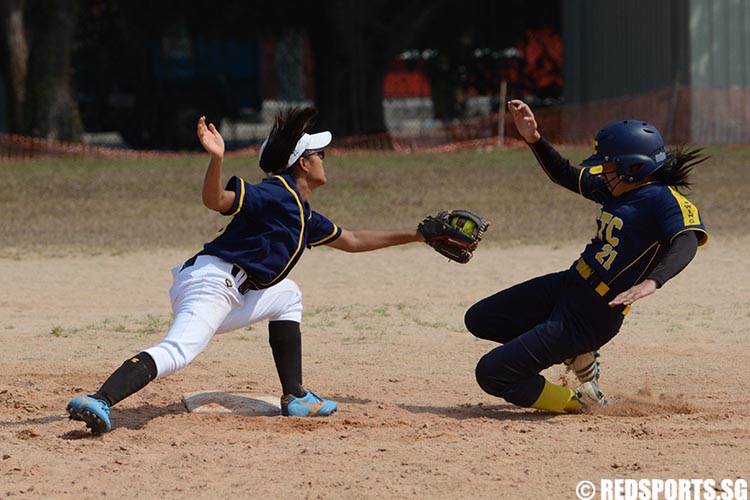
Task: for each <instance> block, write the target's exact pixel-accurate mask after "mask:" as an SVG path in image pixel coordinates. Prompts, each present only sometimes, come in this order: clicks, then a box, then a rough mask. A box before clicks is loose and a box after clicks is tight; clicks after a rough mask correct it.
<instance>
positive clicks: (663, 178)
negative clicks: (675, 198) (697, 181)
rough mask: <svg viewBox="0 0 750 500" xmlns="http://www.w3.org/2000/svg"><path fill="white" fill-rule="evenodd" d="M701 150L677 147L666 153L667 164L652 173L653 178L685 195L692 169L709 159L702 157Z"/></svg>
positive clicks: (689, 184) (688, 188) (689, 183)
mask: <svg viewBox="0 0 750 500" xmlns="http://www.w3.org/2000/svg"><path fill="white" fill-rule="evenodd" d="M702 152H703V148H695V147H692V146H677V147H675V148H673V149H670V150H669V151H667V162H666V163H665V164H664V166H663V167H661V168H660V169H659V170H657V171H656V172H654V178H655V179H656V180H658V181H660V182H662V183H663V184H666V185H667V186H673V187H675V188H677V190H678V191H679V192H681V193H682V194H685V191H689V190H690V186H691V185H692V183H691V182H690V172H692V170H693V167H695V166H696V165H698V164H699V163H703V162H704V161H706V160H708V159H709V158H710V157H709V156H706V155H703V154H702Z"/></svg>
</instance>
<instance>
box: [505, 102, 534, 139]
mask: <svg viewBox="0 0 750 500" xmlns="http://www.w3.org/2000/svg"><path fill="white" fill-rule="evenodd" d="M508 111H510V115H511V116H512V117H513V121H514V122H515V124H516V129H517V130H518V133H519V134H521V137H523V138H524V140H525V141H526V142H528V143H529V144H533V143H535V142H537V141H538V140H539V139H541V138H542V135H541V134H540V133H539V130H538V128H537V123H536V118H534V113H532V111H531V108H530V107H529V105H528V104H526V103H525V102H523V101H522V100H520V99H513V100H511V101H508Z"/></svg>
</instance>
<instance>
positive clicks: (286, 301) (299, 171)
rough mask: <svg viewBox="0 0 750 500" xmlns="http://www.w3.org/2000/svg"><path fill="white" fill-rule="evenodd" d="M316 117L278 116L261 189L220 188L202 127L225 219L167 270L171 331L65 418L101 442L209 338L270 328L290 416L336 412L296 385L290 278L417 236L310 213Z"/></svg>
mask: <svg viewBox="0 0 750 500" xmlns="http://www.w3.org/2000/svg"><path fill="white" fill-rule="evenodd" d="M316 114H317V112H316V110H315V109H313V108H305V109H297V108H295V109H292V110H289V111H287V112H285V113H281V114H280V115H279V116H277V118H276V121H275V124H274V126H273V128H272V130H271V132H270V135H269V136H268V138H267V139H266V140H265V141H264V142H263V145H262V146H261V149H260V167H261V169H263V171H264V172H265V173H266V174H267V178H266V179H265V180H264V181H263V182H261V183H259V184H250V183H248V182H247V181H245V180H243V179H241V178H239V177H232V178H231V179H230V180H229V182H228V183H227V184H226V187H223V185H222V165H223V158H224V141H223V139H222V137H221V134H220V133H219V131H218V130H217V129H216V127H215V126H214V125H213V124H206V120H205V117H201V118H200V119H199V120H198V131H197V132H198V138H199V140H200V142H201V144H202V145H203V147H204V149H205V150H206V151H207V152H208V153H209V155H210V158H211V159H210V163H209V165H208V169H207V171H206V176H205V180H204V184H203V203H204V205H205V206H206V207H207V208H209V209H211V210H215V211H217V212H219V213H221V214H223V215H226V216H227V217H228V221H227V223H226V225H225V226H224V227H223V228H222V229H221V230H220V231H219V232H218V233H217V234H216V236H215V238H214V239H213V240H212V241H210V242H208V243H206V244H205V245H204V247H203V250H201V251H200V252H198V253H197V254H196V255H194V256H192V257H190V258H189V259H187V260H186V261H185V262H183V263H181V264H180V265H178V266H177V267H175V268H174V269H173V270H172V274H173V277H174V282H173V286H172V288H171V290H170V298H171V301H172V309H173V311H174V321H173V323H172V325H171V327H170V329H169V331H168V332H167V334H166V337H164V339H163V340H162V341H161V342H160V343H159V344H157V345H155V346H153V347H150V348H148V349H145V350H144V351H142V352H140V353H138V354H136V355H135V356H132V357H131V358H129V359H128V360H126V361H125V362H124V363H123V364H122V366H120V367H119V368H118V369H117V370H115V371H114V372H113V373H112V374H111V375H110V376H109V378H108V379H107V380H106V381H105V382H104V384H103V385H102V386H101V388H99V390H98V391H96V392H95V393H93V394H91V395H85V396H79V397H76V398H73V399H72V400H71V401H70V403H68V405H67V408H66V409H67V411H68V413H69V414H70V418H71V419H73V420H81V421H84V422H85V423H86V426H87V427H89V428H90V429H91V430H92V432H94V433H96V434H99V433H104V432H108V431H110V430H111V428H112V425H111V423H110V418H109V413H110V407H112V406H114V405H115V404H117V403H118V402H120V401H121V400H123V399H125V398H126V397H128V396H130V395H131V394H134V393H135V392H137V391H139V390H141V389H143V388H144V387H145V386H146V385H147V384H148V383H149V382H151V381H152V380H154V379H157V378H162V377H166V376H167V375H169V374H171V373H174V372H175V371H177V370H179V369H181V368H184V367H185V366H187V365H188V364H189V363H190V362H191V361H193V359H195V357H196V356H198V354H200V353H201V351H203V349H204V348H205V347H206V345H207V344H208V343H209V341H210V340H211V338H212V337H213V336H214V334H215V333H223V332H228V331H231V330H237V329H239V328H243V327H246V326H247V325H250V324H253V323H257V322H259V321H268V334H269V343H270V345H271V350H272V353H273V358H274V362H275V364H276V369H277V371H278V376H279V378H280V381H281V387H282V394H283V396H282V397H281V411H282V414H283V415H286V416H297V417H310V416H326V415H330V414H331V413H333V412H334V411H336V407H337V405H336V403H335V402H334V401H331V400H328V399H324V398H322V397H320V396H318V395H317V394H315V393H313V392H312V391H308V390H306V389H305V388H304V387H303V385H302V347H301V345H302V343H301V332H300V322H301V320H302V301H301V293H300V290H299V288H298V287H297V285H296V284H295V283H294V282H293V281H292V280H290V279H289V278H287V275H288V274H289V272H290V271H291V270H292V268H294V266H295V264H297V262H298V261H299V258H300V257H301V256H302V252H303V251H304V250H305V248H311V247H316V246H320V245H328V246H331V247H333V248H337V249H339V250H344V251H346V252H365V251H370V250H376V249H379V248H385V247H388V246H393V245H401V244H405V243H411V242H423V241H424V239H423V237H422V236H421V235H420V234H419V233H418V232H417V231H368V230H358V231H347V230H346V229H342V228H340V227H338V226H336V224H334V223H333V222H331V221H330V220H328V219H327V218H326V217H324V216H323V215H321V214H319V213H318V212H315V211H314V210H312V209H311V208H310V204H309V200H310V198H311V195H312V193H313V191H314V190H315V189H317V188H319V187H321V186H323V185H324V184H326V174H325V170H324V169H323V160H324V158H325V149H324V148H325V147H326V146H328V144H329V143H330V142H331V133H330V132H320V133H316V134H309V133H308V132H309V131H310V129H311V128H312V123H313V122H312V120H313V118H314V117H315V115H316Z"/></svg>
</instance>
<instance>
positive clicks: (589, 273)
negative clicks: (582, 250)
mask: <svg viewBox="0 0 750 500" xmlns="http://www.w3.org/2000/svg"><path fill="white" fill-rule="evenodd" d="M576 271H578V275H579V276H580V277H581V278H583V279H584V280H585V281H586V283H588V284H589V285H590V286H591V288H593V289H594V291H595V292H596V293H598V294H599V295H601V296H602V297H605V296H606V295H607V294H608V293H609V291H610V288H609V285H608V284H607V283H605V282H604V280H602V279H601V278H600V277H599V276H597V275H596V273H595V272H594V270H593V269H592V268H591V266H590V265H589V264H588V263H587V262H586V261H585V260H583V257H581V258H580V259H578V262H576ZM617 308H619V309H620V313H621V314H622V315H623V316H626V315H627V314H628V313H629V312H630V306H629V305H627V306H625V305H621V306H617V307H615V309H617Z"/></svg>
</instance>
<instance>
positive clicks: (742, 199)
mask: <svg viewBox="0 0 750 500" xmlns="http://www.w3.org/2000/svg"><path fill="white" fill-rule="evenodd" d="M707 152H708V153H709V154H711V155H712V159H711V160H709V162H707V163H705V164H702V165H700V166H698V167H697V168H696V171H695V172H694V181H695V189H694V192H693V193H691V194H690V195H689V197H690V199H691V200H692V201H693V202H695V203H696V204H697V205H698V207H699V209H700V210H701V213H702V215H703V218H704V219H705V221H706V224H707V226H708V228H709V231H710V232H711V233H712V234H721V235H726V236H731V235H734V234H744V232H745V230H746V229H745V227H746V226H745V223H744V217H745V214H747V213H748V212H750V198H748V197H747V192H748V187H750V176H748V175H747V167H746V165H747V164H748V163H750V147H748V146H741V147H739V146H737V147H712V148H708V149H707ZM562 153H563V155H564V156H566V157H568V158H569V159H570V160H571V161H572V162H574V163H576V162H578V161H580V160H581V159H583V158H584V157H585V156H587V154H588V149H587V148H571V149H563V150H562ZM207 162H208V159H207V157H204V156H203V155H185V156H184V157H182V158H179V159H117V160H101V159H83V160H80V159H69V160H66V159H59V160H43V161H41V160H40V161H28V162H18V163H1V164H0V185H2V186H3V189H2V190H1V191H0V213H1V214H2V217H0V257H3V258H22V257H23V256H24V255H26V254H28V253H41V254H45V255H52V256H54V255H67V254H69V253H72V252H76V253H84V254H86V255H92V254H94V255H95V254H101V253H106V254H119V253H123V252H129V251H134V250H140V249H143V248H149V249H155V248H176V247H177V248H199V247H200V246H201V245H202V244H203V243H204V242H205V241H208V240H209V239H211V238H212V237H213V235H214V234H215V231H216V230H217V229H219V228H220V227H221V226H222V225H223V224H224V223H225V222H226V219H225V218H224V217H222V216H220V215H218V214H216V213H214V212H211V211H209V210H207V209H206V208H204V207H203V206H202V204H201V187H202V181H203V175H204V174H205V169H206V166H207ZM326 172H327V176H328V181H329V184H328V185H327V186H325V187H323V188H321V189H319V190H317V191H316V192H315V193H314V195H313V198H312V200H311V204H312V206H313V208H314V209H315V210H317V211H319V212H321V213H323V214H325V215H327V216H328V217H329V218H331V219H332V220H333V221H334V222H336V223H337V224H338V225H340V226H342V227H345V228H348V229H359V228H371V229H389V228H393V229H407V228H408V229H410V228H413V227H415V226H416V224H417V222H418V221H419V220H421V218H422V217H423V216H424V215H426V214H428V213H433V212H435V211H437V210H440V209H447V208H468V209H472V210H475V211H477V212H479V213H481V214H482V215H483V216H485V217H487V218H488V219H489V220H490V221H491V222H492V226H491V227H490V230H489V231H488V232H487V235H486V237H485V241H486V242H487V243H488V244H493V243H497V244H503V245H505V246H509V245H518V244H549V242H560V243H564V242H583V241H586V240H587V239H588V238H589V237H590V236H591V234H592V232H593V230H594V217H595V214H596V210H597V206H596V205H595V204H593V203H591V202H589V201H587V200H584V199H583V198H581V197H579V196H575V195H574V194H572V193H570V192H568V191H566V190H564V189H562V188H560V187H558V186H556V185H554V184H553V183H552V182H550V181H549V180H548V179H547V177H546V176H545V174H544V173H543V172H542V170H541V169H540V168H539V167H538V165H537V163H536V160H535V159H534V157H533V155H532V154H531V152H530V151H529V150H528V149H525V148H516V149H497V150H486V151H485V150H467V151H460V152H455V153H440V154H394V153H379V154H368V155H338V156H337V155H333V154H332V155H330V157H327V158H326ZM231 175H239V176H242V177H244V178H245V179H247V180H249V181H251V182H259V181H260V180H261V178H262V175H261V171H260V169H259V168H258V167H257V157H254V156H252V157H243V158H234V157H233V158H229V159H227V161H226V163H225V167H224V179H225V180H228V179H229V177H230V176H231Z"/></svg>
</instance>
